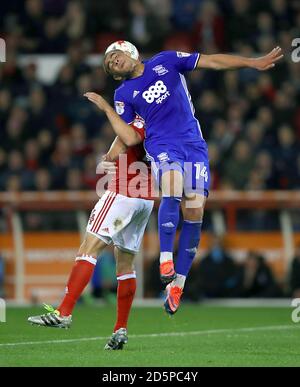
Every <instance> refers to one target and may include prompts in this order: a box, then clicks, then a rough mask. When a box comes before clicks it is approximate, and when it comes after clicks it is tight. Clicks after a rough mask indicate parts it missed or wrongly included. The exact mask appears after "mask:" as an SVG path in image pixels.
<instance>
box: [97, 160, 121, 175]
mask: <svg viewBox="0 0 300 387" xmlns="http://www.w3.org/2000/svg"><path fill="white" fill-rule="evenodd" d="M100 167H101V168H102V170H103V172H104V173H107V174H108V175H114V174H116V173H117V166H116V162H115V161H110V159H109V157H108V156H107V155H104V156H102V161H101V162H100Z"/></svg>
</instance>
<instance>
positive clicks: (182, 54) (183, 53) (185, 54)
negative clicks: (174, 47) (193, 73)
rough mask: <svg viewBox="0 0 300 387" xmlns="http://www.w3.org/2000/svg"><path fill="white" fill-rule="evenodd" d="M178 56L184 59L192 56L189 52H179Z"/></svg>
mask: <svg viewBox="0 0 300 387" xmlns="http://www.w3.org/2000/svg"><path fill="white" fill-rule="evenodd" d="M176 54H177V56H178V58H183V57H185V56H190V55H191V54H189V53H188V52H181V51H177V52H176Z"/></svg>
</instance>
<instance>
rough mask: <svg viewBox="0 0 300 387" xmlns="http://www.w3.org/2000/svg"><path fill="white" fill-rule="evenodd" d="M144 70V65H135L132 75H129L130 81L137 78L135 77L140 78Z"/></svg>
mask: <svg viewBox="0 0 300 387" xmlns="http://www.w3.org/2000/svg"><path fill="white" fill-rule="evenodd" d="M144 70H145V65H144V63H141V62H140V63H137V65H136V66H135V67H134V69H133V71H132V73H131V77H130V78H131V79H132V78H137V77H140V76H141V75H142V74H143V73H144Z"/></svg>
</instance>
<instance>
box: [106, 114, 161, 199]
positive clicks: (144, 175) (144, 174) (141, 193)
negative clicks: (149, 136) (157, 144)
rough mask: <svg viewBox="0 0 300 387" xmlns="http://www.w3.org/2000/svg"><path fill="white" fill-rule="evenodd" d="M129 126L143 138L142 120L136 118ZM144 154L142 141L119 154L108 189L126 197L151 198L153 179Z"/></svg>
mask: <svg viewBox="0 0 300 387" xmlns="http://www.w3.org/2000/svg"><path fill="white" fill-rule="evenodd" d="M131 126H132V127H133V128H134V130H136V131H137V132H138V133H139V135H140V136H141V138H142V140H144V138H145V132H144V127H143V123H142V121H141V120H138V119H137V120H135V121H134V122H133V123H132V124H131ZM145 155H146V152H145V149H144V146H143V143H141V144H138V145H134V146H132V147H129V148H128V150H127V152H126V153H124V154H122V155H120V156H119V159H118V160H117V161H116V166H117V172H116V174H115V175H114V176H113V178H112V180H111V181H110V183H109V184H108V190H110V191H113V192H116V193H119V194H121V195H124V196H128V197H134V198H139V199H148V200H153V197H152V196H153V193H154V192H155V190H154V181H153V180H152V176H151V168H150V166H148V165H147V164H146V163H145V162H144V158H145ZM136 162H139V163H136ZM135 163H136V164H135Z"/></svg>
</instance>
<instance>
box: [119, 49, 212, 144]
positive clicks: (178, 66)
mask: <svg viewBox="0 0 300 387" xmlns="http://www.w3.org/2000/svg"><path fill="white" fill-rule="evenodd" d="M199 57H200V54H199V53H192V54H189V53H185V52H176V51H163V52H161V53H159V54H157V55H155V56H154V57H152V58H151V59H149V60H147V61H144V62H143V63H144V65H145V68H144V72H143V74H142V75H141V76H139V77H136V78H132V79H127V80H125V81H124V82H123V83H122V84H121V86H120V87H119V88H118V89H116V91H115V96H114V103H115V110H116V112H117V113H118V114H119V115H120V116H121V117H122V119H123V120H124V121H125V122H126V123H128V124H129V123H131V122H132V121H133V120H134V118H135V116H136V114H138V115H139V116H141V118H143V120H144V121H145V132H146V136H145V137H146V138H145V147H146V149H147V150H148V149H154V148H155V146H156V145H160V146H161V145H164V144H176V143H178V142H180V143H181V144H184V143H186V144H187V145H188V144H190V143H205V141H204V139H203V136H202V132H201V128H200V124H199V122H198V120H197V119H196V117H195V115H194V113H195V109H194V107H193V104H192V101H191V96H190V94H189V92H188V89H187V85H186V80H185V77H184V73H185V72H186V71H191V70H193V69H194V68H195V67H196V65H197V62H198V59H199Z"/></svg>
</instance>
